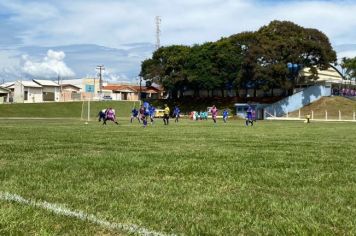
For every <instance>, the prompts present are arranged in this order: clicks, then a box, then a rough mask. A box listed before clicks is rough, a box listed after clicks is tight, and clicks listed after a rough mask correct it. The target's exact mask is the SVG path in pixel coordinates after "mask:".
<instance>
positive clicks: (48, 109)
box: [0, 101, 139, 119]
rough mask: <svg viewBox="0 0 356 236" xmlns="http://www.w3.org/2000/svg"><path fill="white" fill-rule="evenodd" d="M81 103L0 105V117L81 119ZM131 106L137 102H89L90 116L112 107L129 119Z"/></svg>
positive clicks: (137, 105) (85, 107)
mask: <svg viewBox="0 0 356 236" xmlns="http://www.w3.org/2000/svg"><path fill="white" fill-rule="evenodd" d="M82 106H83V102H57V103H31V104H24V103H17V104H16V103H14V104H0V117H40V118H58V117H59V118H78V119H80V118H81V113H82ZM133 106H136V107H137V108H138V107H139V102H132V101H100V102H95V101H92V102H90V116H91V117H92V118H94V117H96V116H97V115H98V112H99V111H100V110H102V109H105V108H108V107H112V108H114V109H115V110H116V112H117V115H118V116H122V117H129V116H130V113H131V110H132V108H133ZM87 109H88V103H87V102H84V112H85V114H87V112H88V110H87Z"/></svg>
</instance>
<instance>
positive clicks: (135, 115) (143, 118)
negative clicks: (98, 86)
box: [98, 102, 255, 127]
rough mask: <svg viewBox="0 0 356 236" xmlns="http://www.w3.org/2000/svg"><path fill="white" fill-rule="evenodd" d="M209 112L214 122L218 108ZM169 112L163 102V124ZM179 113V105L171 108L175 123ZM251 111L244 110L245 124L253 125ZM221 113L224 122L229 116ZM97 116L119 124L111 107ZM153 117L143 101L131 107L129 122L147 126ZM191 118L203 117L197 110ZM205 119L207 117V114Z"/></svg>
mask: <svg viewBox="0 0 356 236" xmlns="http://www.w3.org/2000/svg"><path fill="white" fill-rule="evenodd" d="M210 112H211V117H212V120H213V122H214V124H216V123H217V115H218V109H217V108H216V106H215V105H213V106H212V107H211V108H210ZM170 113H171V110H170V108H169V107H168V105H167V104H165V105H164V110H163V122H164V125H168V124H169V118H170ZM180 113H181V111H180V109H179V107H178V106H175V107H174V110H173V118H174V121H175V123H178V122H179V118H180ZM253 113H254V110H253V108H252V107H251V106H250V107H248V109H247V112H246V126H249V125H251V126H253V122H254V120H255V119H254V117H253ZM200 114H202V112H200ZM222 115H223V121H224V123H226V122H227V119H228V117H229V112H228V111H227V109H224V111H223V113H222ZM98 117H99V122H101V121H103V125H106V122H107V121H108V120H109V121H112V122H114V123H115V124H117V125H118V124H119V123H118V122H117V119H116V114H115V110H114V109H112V108H107V109H104V110H102V111H100V112H99V114H98ZM155 117H156V108H155V107H154V106H153V105H150V104H149V103H148V102H145V103H143V104H142V105H141V107H140V109H136V108H133V109H132V111H131V119H130V122H131V123H132V122H133V121H134V120H136V119H137V120H138V122H139V123H141V122H142V124H143V127H147V124H148V120H150V123H151V125H152V124H153V123H154V120H155ZM191 118H192V119H193V120H199V119H200V120H202V119H203V118H202V116H199V115H198V113H197V112H196V113H193V115H191ZM205 119H207V116H206V118H205Z"/></svg>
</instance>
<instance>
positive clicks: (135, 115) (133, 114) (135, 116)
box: [131, 107, 141, 123]
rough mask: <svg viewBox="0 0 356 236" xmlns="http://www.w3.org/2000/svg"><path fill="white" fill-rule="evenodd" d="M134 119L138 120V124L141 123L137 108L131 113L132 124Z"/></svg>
mask: <svg viewBox="0 0 356 236" xmlns="http://www.w3.org/2000/svg"><path fill="white" fill-rule="evenodd" d="M134 119H137V120H138V123H141V121H140V118H139V117H138V110H137V109H136V107H135V108H134V109H132V111H131V123H132V121H133V120H134Z"/></svg>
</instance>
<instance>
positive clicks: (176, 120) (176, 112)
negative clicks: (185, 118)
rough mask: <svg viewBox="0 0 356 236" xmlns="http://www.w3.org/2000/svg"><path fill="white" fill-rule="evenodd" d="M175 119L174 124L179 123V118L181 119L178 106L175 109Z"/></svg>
mask: <svg viewBox="0 0 356 236" xmlns="http://www.w3.org/2000/svg"><path fill="white" fill-rule="evenodd" d="M173 117H174V118H175V120H174V122H176V123H178V122H179V117H180V109H179V107H178V106H175V107H174V110H173Z"/></svg>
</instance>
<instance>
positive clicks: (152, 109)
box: [148, 105, 156, 125]
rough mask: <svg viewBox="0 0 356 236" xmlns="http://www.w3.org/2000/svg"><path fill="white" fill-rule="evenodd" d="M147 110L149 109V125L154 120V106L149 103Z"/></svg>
mask: <svg viewBox="0 0 356 236" xmlns="http://www.w3.org/2000/svg"><path fill="white" fill-rule="evenodd" d="M148 110H149V115H150V120H151V125H152V124H153V122H154V118H155V115H156V108H155V107H154V106H152V105H151V106H150V107H149V109H148Z"/></svg>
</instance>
